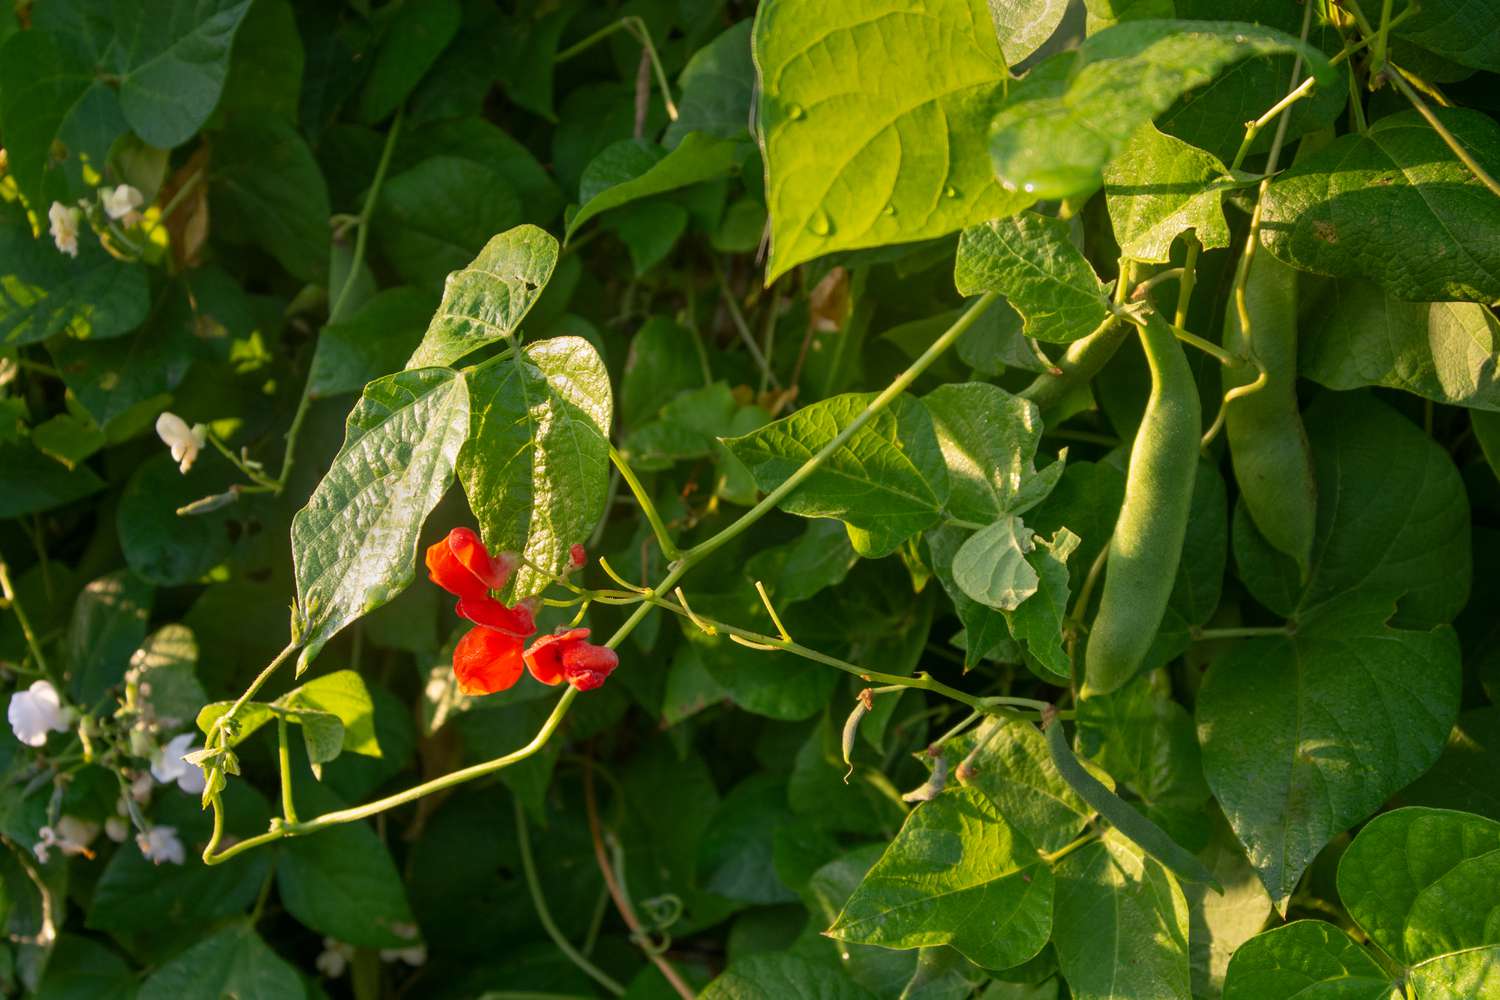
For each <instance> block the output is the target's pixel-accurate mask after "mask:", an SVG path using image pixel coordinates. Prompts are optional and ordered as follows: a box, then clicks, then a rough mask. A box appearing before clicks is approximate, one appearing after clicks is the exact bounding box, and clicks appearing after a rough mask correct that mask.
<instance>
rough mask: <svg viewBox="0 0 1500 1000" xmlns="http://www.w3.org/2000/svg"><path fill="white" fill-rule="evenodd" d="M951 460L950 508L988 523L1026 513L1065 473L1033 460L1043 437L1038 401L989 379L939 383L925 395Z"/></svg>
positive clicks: (947, 460) (940, 441)
mask: <svg viewBox="0 0 1500 1000" xmlns="http://www.w3.org/2000/svg"><path fill="white" fill-rule="evenodd" d="M922 403H923V404H924V405H925V406H926V407H927V410H928V412H929V413H930V414H931V415H932V428H933V430H934V431H935V432H936V433H937V439H938V445H939V447H941V448H942V450H943V461H944V462H945V463H946V464H947V466H948V482H949V486H950V489H949V496H948V511H949V513H951V514H952V515H953V516H954V517H957V518H962V519H963V520H966V521H976V522H980V523H984V522H987V521H991V520H993V519H994V518H996V517H999V516H1001V515H1005V514H1022V513H1025V512H1026V511H1027V510H1029V509H1030V508H1032V507H1034V506H1036V505H1037V504H1038V503H1040V502H1041V501H1042V499H1043V498H1044V497H1046V496H1047V494H1049V493H1051V492H1052V488H1053V486H1055V485H1056V484H1057V481H1058V479H1059V478H1061V476H1062V473H1063V463H1062V462H1054V463H1052V464H1051V465H1049V466H1047V467H1046V468H1044V469H1043V470H1042V471H1041V472H1040V473H1039V472H1037V471H1036V468H1035V466H1034V465H1033V462H1034V461H1035V458H1036V450H1037V447H1038V445H1040V444H1041V442H1042V419H1041V414H1040V412H1039V411H1038V410H1037V407H1036V404H1035V403H1032V402H1031V401H1030V400H1027V399H1022V398H1021V397H1019V396H1012V395H1011V394H1010V393H1008V392H1006V391H1005V390H1004V389H1001V388H999V387H998V386H993V385H990V384H988V383H985V382H963V383H958V384H950V385H943V386H939V387H938V388H936V389H934V390H933V391H932V392H929V393H928V394H927V395H925V396H923V397H922Z"/></svg>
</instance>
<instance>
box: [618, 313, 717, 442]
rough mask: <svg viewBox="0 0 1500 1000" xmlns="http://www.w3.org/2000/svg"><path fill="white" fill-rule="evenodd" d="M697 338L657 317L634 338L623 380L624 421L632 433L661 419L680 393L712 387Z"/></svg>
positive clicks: (681, 326) (621, 387) (621, 396)
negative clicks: (707, 385)
mask: <svg viewBox="0 0 1500 1000" xmlns="http://www.w3.org/2000/svg"><path fill="white" fill-rule="evenodd" d="M698 344H699V341H698V337H697V335H695V334H694V333H693V331H692V330H689V329H688V328H687V327H685V326H683V325H682V324H680V323H677V322H675V321H674V320H671V319H668V318H667V317H665V316H653V317H651V318H650V319H648V320H646V322H645V323H642V324H641V326H640V329H638V330H636V331H635V335H634V336H632V337H631V338H630V355H629V357H627V358H626V359H625V371H624V373H623V374H622V375H621V376H620V419H621V421H622V422H623V423H624V424H625V426H626V427H627V428H628V429H630V430H635V429H636V428H638V427H641V426H643V425H645V424H646V423H649V422H650V421H651V420H653V419H655V418H656V417H658V416H660V414H661V411H662V407H663V405H664V404H666V403H667V402H668V401H670V400H671V399H673V398H674V397H676V396H678V395H679V394H680V393H683V392H687V391H689V390H691V389H696V388H698V387H699V386H703V385H706V384H708V382H709V381H710V379H709V377H708V373H707V367H708V366H707V363H706V362H704V361H703V360H702V355H701V354H700V353H699V346H698Z"/></svg>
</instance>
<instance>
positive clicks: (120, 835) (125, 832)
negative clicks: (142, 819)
mask: <svg viewBox="0 0 1500 1000" xmlns="http://www.w3.org/2000/svg"><path fill="white" fill-rule="evenodd" d="M104 835H105V836H106V837H108V838H109V839H110V840H113V841H114V842H115V843H117V844H123V843H125V838H126V837H128V836H130V820H128V819H126V818H125V817H124V816H111V817H110V818H109V819H107V820H105V821H104Z"/></svg>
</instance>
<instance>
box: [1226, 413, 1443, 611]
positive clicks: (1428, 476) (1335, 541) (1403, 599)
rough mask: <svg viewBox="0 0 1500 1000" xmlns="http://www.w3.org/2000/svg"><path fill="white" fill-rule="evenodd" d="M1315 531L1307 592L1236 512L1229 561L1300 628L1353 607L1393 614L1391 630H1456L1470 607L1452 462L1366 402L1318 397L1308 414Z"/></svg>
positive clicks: (1396, 417) (1405, 423) (1402, 421)
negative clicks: (1447, 626)
mask: <svg viewBox="0 0 1500 1000" xmlns="http://www.w3.org/2000/svg"><path fill="white" fill-rule="evenodd" d="M1305 419H1306V425H1307V433H1308V439H1309V440H1310V441H1311V443H1312V449H1313V465H1314V468H1315V469H1316V471H1317V481H1318V496H1319V498H1320V499H1319V503H1318V525H1317V533H1316V535H1315V536H1314V537H1315V541H1314V543H1313V559H1312V565H1311V568H1310V573H1309V576H1308V579H1307V581H1306V583H1305V585H1304V584H1303V582H1302V580H1301V577H1300V574H1299V573H1298V572H1297V568H1296V566H1295V565H1294V564H1293V562H1292V560H1291V559H1290V558H1289V557H1286V556H1282V555H1280V554H1279V553H1276V552H1275V550H1273V549H1271V547H1270V545H1269V544H1268V543H1267V542H1266V541H1265V540H1264V539H1262V538H1261V537H1260V536H1259V533H1258V532H1256V531H1255V528H1254V525H1253V524H1251V523H1250V519H1249V516H1248V515H1247V514H1246V512H1245V511H1244V509H1243V504H1241V505H1240V506H1239V509H1237V510H1236V512H1235V523H1234V556H1235V562H1236V564H1237V565H1238V567H1239V571H1240V578H1241V579H1242V580H1243V581H1244V583H1245V585H1246V587H1247V588H1248V589H1249V591H1250V593H1251V594H1252V595H1253V596H1254V597H1255V599H1256V600H1258V601H1260V602H1261V603H1262V604H1264V605H1265V606H1266V607H1268V608H1270V609H1271V610H1272V611H1274V612H1276V613H1277V614H1280V615H1285V616H1287V617H1295V618H1296V619H1297V620H1298V621H1301V622H1306V621H1310V620H1312V619H1315V618H1318V617H1320V616H1322V615H1324V614H1325V613H1330V612H1332V613H1337V609H1338V605H1339V604H1340V603H1343V602H1346V601H1347V600H1349V599H1351V598H1350V595H1351V594H1353V595H1354V597H1353V599H1355V600H1357V601H1358V602H1360V603H1364V604H1367V605H1368V606H1370V607H1379V606H1384V607H1387V608H1388V607H1389V606H1391V605H1395V604H1396V602H1398V601H1399V602H1400V603H1399V606H1398V615H1397V617H1396V619H1395V621H1396V623H1397V624H1398V625H1409V626H1413V627H1427V626H1430V625H1434V624H1437V623H1440V622H1446V621H1451V620H1452V619H1453V617H1454V615H1456V614H1457V613H1458V612H1459V610H1460V609H1461V608H1463V606H1464V604H1465V603H1466V602H1467V600H1468V595H1469V572H1470V563H1471V557H1470V551H1469V549H1470V546H1469V505H1468V500H1467V498H1466V497H1465V495H1464V489H1463V485H1462V483H1461V482H1460V480H1459V475H1458V470H1456V469H1455V468H1454V467H1453V461H1452V459H1450V458H1449V457H1448V454H1447V452H1446V451H1445V450H1444V449H1442V448H1441V447H1439V446H1438V445H1437V444H1435V443H1434V442H1433V441H1432V440H1431V439H1430V438H1428V437H1427V435H1426V434H1423V433H1422V430H1421V428H1419V427H1417V426H1416V425H1415V424H1413V423H1411V422H1410V421H1409V420H1407V419H1406V418H1405V417H1403V416H1401V415H1400V414H1398V413H1396V412H1395V411H1394V410H1392V409H1390V408H1389V407H1387V406H1385V405H1384V404H1383V403H1380V402H1377V401H1376V400H1375V399H1374V398H1372V397H1370V396H1369V395H1367V394H1364V393H1324V394H1323V395H1322V396H1321V397H1320V398H1319V399H1318V400H1317V401H1315V402H1314V403H1313V405H1312V406H1311V407H1309V408H1308V410H1307V412H1306V414H1305Z"/></svg>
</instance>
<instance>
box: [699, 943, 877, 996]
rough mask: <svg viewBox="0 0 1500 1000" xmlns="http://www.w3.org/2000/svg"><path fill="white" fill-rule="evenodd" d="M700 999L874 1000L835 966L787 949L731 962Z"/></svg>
mask: <svg viewBox="0 0 1500 1000" xmlns="http://www.w3.org/2000/svg"><path fill="white" fill-rule="evenodd" d="M699 997H700V1000H763V998H765V997H777V998H778V1000H873V998H874V994H873V993H870V992H868V991H867V990H865V989H864V987H862V986H859V985H858V984H857V983H855V982H854V981H853V980H852V979H850V978H849V977H848V976H846V975H844V974H843V972H842V971H840V970H839V969H838V968H837V967H835V966H831V965H828V964H827V963H825V962H814V961H811V960H809V959H806V958H799V957H798V956H796V955H793V954H791V953H789V952H767V953H763V954H759V955H751V956H749V957H748V958H742V959H739V960H737V961H734V962H731V963H730V965H729V968H727V969H725V970H724V972H723V974H722V975H720V976H719V977H718V978H717V979H715V980H714V981H713V982H711V983H709V984H708V987H707V988H706V989H705V990H704V991H703V992H702V993H700V994H699Z"/></svg>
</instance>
